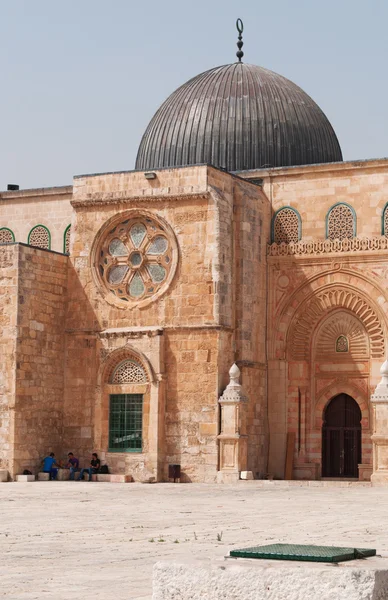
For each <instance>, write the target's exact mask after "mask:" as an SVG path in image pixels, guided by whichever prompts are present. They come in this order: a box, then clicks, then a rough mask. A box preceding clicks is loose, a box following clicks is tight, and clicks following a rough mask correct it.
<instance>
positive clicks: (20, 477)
mask: <svg viewBox="0 0 388 600" xmlns="http://www.w3.org/2000/svg"><path fill="white" fill-rule="evenodd" d="M16 481H19V482H23V481H35V475H16Z"/></svg>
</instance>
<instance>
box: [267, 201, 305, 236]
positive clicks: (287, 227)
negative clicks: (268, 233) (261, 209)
mask: <svg viewBox="0 0 388 600" xmlns="http://www.w3.org/2000/svg"><path fill="white" fill-rule="evenodd" d="M301 229H302V227H301V218H300V215H299V213H298V212H297V211H296V210H295V209H294V208H291V207H290V206H285V207H284V208H281V209H279V210H278V211H277V212H276V213H275V215H274V218H273V221H272V241H273V242H275V243H276V244H281V243H282V242H285V243H286V244H289V243H290V242H298V241H299V240H300V238H301V234H302V231H301Z"/></svg>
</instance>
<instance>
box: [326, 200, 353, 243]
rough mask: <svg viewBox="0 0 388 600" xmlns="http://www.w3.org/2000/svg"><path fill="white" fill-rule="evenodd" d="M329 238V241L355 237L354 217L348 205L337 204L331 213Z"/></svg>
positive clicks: (328, 224)
mask: <svg viewBox="0 0 388 600" xmlns="http://www.w3.org/2000/svg"><path fill="white" fill-rule="evenodd" d="M327 237H328V238H329V240H345V239H349V238H353V237H354V215H353V212H352V210H351V208H349V206H346V204H337V206H334V207H333V208H332V209H331V211H330V212H329V217H328V221H327Z"/></svg>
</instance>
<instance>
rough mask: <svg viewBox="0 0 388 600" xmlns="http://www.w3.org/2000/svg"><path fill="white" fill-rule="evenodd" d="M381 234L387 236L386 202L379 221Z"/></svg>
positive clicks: (387, 212) (387, 207) (387, 213)
mask: <svg viewBox="0 0 388 600" xmlns="http://www.w3.org/2000/svg"><path fill="white" fill-rule="evenodd" d="M381 235H385V237H388V202H387V204H386V205H385V207H384V210H383V218H382V222H381Z"/></svg>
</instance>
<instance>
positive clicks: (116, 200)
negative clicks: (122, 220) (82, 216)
mask: <svg viewBox="0 0 388 600" xmlns="http://www.w3.org/2000/svg"><path fill="white" fill-rule="evenodd" d="M209 197H210V192H203V191H202V192H185V191H182V192H181V193H178V194H170V193H169V188H158V189H156V190H155V194H144V195H137V196H129V195H128V191H125V190H124V191H122V192H91V193H89V194H86V195H85V196H83V197H82V199H80V200H77V198H74V200H72V201H71V202H70V204H71V205H72V207H73V208H88V207H92V206H105V205H109V204H133V203H136V206H137V205H138V204H139V202H166V201H168V202H173V201H175V202H180V201H185V200H187V201H190V200H193V199H197V198H203V199H206V198H209Z"/></svg>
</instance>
